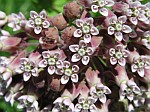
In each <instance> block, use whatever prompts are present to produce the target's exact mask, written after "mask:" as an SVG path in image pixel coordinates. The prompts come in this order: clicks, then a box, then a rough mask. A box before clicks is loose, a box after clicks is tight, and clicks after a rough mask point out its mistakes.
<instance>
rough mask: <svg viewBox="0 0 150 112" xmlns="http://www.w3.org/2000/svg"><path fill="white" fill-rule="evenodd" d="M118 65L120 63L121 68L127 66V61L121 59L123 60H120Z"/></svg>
mask: <svg viewBox="0 0 150 112" xmlns="http://www.w3.org/2000/svg"><path fill="white" fill-rule="evenodd" d="M118 63H119V65H121V66H125V64H126V59H125V58H121V59H119V60H118Z"/></svg>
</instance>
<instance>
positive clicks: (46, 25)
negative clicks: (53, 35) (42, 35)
mask: <svg viewBox="0 0 150 112" xmlns="http://www.w3.org/2000/svg"><path fill="white" fill-rule="evenodd" d="M42 26H43V28H48V27H49V26H50V23H49V22H48V21H44V22H43V23H42Z"/></svg>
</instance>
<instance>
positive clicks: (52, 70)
mask: <svg viewBox="0 0 150 112" xmlns="http://www.w3.org/2000/svg"><path fill="white" fill-rule="evenodd" d="M55 69H56V68H55V66H49V67H48V73H49V74H50V75H52V74H54V73H55Z"/></svg>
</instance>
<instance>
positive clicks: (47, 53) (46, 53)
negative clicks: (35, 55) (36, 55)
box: [42, 51, 50, 58]
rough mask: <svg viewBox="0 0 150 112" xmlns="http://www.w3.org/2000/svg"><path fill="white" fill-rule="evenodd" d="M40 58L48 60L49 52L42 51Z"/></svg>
mask: <svg viewBox="0 0 150 112" xmlns="http://www.w3.org/2000/svg"><path fill="white" fill-rule="evenodd" d="M42 56H43V58H50V52H49V51H43V52H42Z"/></svg>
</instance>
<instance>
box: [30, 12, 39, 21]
mask: <svg viewBox="0 0 150 112" xmlns="http://www.w3.org/2000/svg"><path fill="white" fill-rule="evenodd" d="M30 17H31V18H33V19H35V18H37V17H38V14H37V12H35V11H30Z"/></svg>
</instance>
